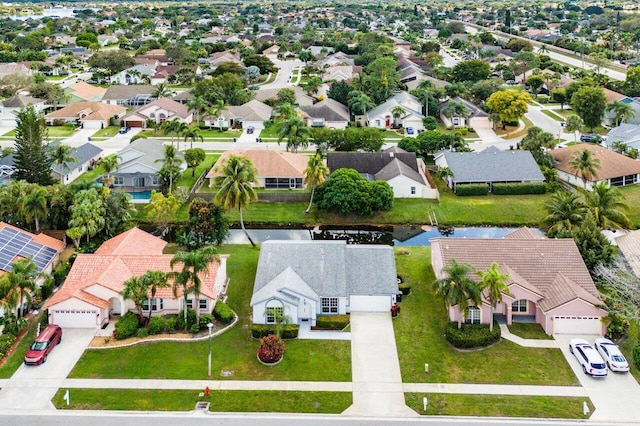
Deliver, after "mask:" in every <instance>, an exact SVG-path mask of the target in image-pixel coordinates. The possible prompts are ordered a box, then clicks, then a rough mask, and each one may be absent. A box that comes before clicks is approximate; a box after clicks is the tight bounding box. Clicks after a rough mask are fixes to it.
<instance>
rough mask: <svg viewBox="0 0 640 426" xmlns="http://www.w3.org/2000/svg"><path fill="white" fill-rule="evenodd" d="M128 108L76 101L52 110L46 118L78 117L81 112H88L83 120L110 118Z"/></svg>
mask: <svg viewBox="0 0 640 426" xmlns="http://www.w3.org/2000/svg"><path fill="white" fill-rule="evenodd" d="M126 111H127V108H125V107H122V106H118V105H110V104H105V103H102V102H84V101H82V102H76V103H75V104H71V105H67V106H66V107H64V108H62V109H59V110H57V111H54V112H51V113H49V114H47V115H46V116H45V118H46V119H54V118H78V117H79V114H80V113H81V112H84V113H86V116H85V117H83V118H82V119H81V121H86V120H108V119H109V118H111V117H113V116H117V115H121V114H124V113H125V112H126Z"/></svg>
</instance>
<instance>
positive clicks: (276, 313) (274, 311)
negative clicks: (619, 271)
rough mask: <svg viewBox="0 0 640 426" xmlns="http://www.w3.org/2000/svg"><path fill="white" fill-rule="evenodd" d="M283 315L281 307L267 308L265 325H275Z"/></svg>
mask: <svg viewBox="0 0 640 426" xmlns="http://www.w3.org/2000/svg"><path fill="white" fill-rule="evenodd" d="M283 314H284V309H283V308H282V306H270V307H267V324H275V323H276V320H277V319H278V318H280V317H282V315H283Z"/></svg>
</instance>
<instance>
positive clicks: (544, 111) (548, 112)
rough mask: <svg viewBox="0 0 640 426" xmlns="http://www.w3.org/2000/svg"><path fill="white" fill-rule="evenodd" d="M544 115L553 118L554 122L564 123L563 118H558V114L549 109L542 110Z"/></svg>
mask: <svg viewBox="0 0 640 426" xmlns="http://www.w3.org/2000/svg"><path fill="white" fill-rule="evenodd" d="M542 113H543V114H544V115H546V116H548V117H551V118H553V119H554V120H556V121H564V118H563V117H561V116H558V114H556V113H555V112H553V111H549V110H548V109H543V110H542Z"/></svg>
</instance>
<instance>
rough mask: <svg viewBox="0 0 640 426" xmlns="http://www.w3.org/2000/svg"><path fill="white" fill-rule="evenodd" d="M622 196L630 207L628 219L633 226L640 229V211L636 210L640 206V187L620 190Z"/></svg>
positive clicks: (634, 186) (631, 186) (628, 187)
mask: <svg viewBox="0 0 640 426" xmlns="http://www.w3.org/2000/svg"><path fill="white" fill-rule="evenodd" d="M618 189H619V190H620V192H622V195H624V197H625V203H626V204H627V206H629V209H628V210H627V211H626V213H627V217H628V218H629V220H631V222H633V224H634V225H635V226H636V228H637V227H640V209H638V208H636V207H637V206H640V185H629V186H624V187H619V188H618Z"/></svg>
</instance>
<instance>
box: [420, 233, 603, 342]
mask: <svg viewBox="0 0 640 426" xmlns="http://www.w3.org/2000/svg"><path fill="white" fill-rule="evenodd" d="M451 260H455V261H457V262H458V263H460V264H469V265H471V266H472V267H473V269H474V270H475V271H486V270H487V269H489V268H490V267H491V264H492V263H493V262H496V263H497V264H498V265H499V267H500V272H501V273H503V274H506V275H508V276H509V278H508V280H507V285H508V287H509V292H508V293H503V294H502V302H500V303H498V306H497V308H496V309H495V312H494V314H495V315H497V316H498V317H499V318H500V317H501V318H502V319H504V320H505V321H506V323H507V324H511V323H512V322H534V321H535V322H536V323H538V324H540V325H541V326H542V328H543V329H544V331H545V332H546V333H547V334H598V335H602V334H603V333H604V332H605V330H606V326H605V324H604V323H603V322H602V318H604V317H605V316H607V311H606V310H605V309H604V302H603V301H602V299H601V297H600V293H599V292H598V289H597V288H596V286H595V284H594V283H593V280H592V279H591V275H589V271H588V270H587V267H586V266H585V264H584V262H583V261H582V256H580V252H579V251H578V247H577V246H576V244H575V242H574V241H573V239H571V238H558V239H547V238H546V237H544V236H543V235H542V234H539V233H537V232H535V231H533V230H531V229H528V228H521V229H519V230H517V231H515V232H513V233H511V234H509V235H507V236H506V237H504V238H501V239H494V238H477V239H473V238H470V239H466V238H434V239H432V240H431V265H432V267H433V271H434V272H435V275H436V278H437V279H442V278H446V276H447V275H446V273H445V272H444V271H443V268H444V267H445V266H448V265H450V264H451ZM469 278H471V279H473V280H476V281H479V280H480V277H479V276H477V275H476V274H474V273H470V274H469ZM463 315H464V318H463V320H464V321H465V322H467V323H477V324H488V323H489V321H490V305H489V302H488V299H487V297H486V295H483V298H482V303H481V304H480V306H470V307H469V308H468V309H467V310H466V312H464V314H463ZM459 316H460V311H459V310H458V307H457V306H452V307H450V309H449V318H450V319H451V321H458V318H459Z"/></svg>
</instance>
